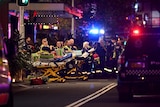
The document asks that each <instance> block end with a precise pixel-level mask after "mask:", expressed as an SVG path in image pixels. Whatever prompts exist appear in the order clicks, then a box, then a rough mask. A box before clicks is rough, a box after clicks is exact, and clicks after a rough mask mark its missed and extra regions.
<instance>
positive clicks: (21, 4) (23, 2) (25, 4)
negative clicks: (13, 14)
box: [18, 0, 29, 6]
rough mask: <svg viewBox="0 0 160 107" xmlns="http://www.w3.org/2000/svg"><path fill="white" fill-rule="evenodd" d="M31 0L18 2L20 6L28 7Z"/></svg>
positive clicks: (19, 0)
mask: <svg viewBox="0 0 160 107" xmlns="http://www.w3.org/2000/svg"><path fill="white" fill-rule="evenodd" d="M28 2H29V0H18V5H19V6H27V5H28Z"/></svg>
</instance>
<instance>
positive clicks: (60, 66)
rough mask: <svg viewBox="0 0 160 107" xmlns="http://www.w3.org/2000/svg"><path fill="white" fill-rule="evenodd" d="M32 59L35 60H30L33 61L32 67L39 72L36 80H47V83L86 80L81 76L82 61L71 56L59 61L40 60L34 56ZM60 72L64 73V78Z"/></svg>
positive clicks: (52, 59) (85, 76) (50, 58)
mask: <svg viewBox="0 0 160 107" xmlns="http://www.w3.org/2000/svg"><path fill="white" fill-rule="evenodd" d="M34 57H36V58H32V59H34V61H33V63H32V64H33V67H34V68H35V69H36V71H38V72H41V75H39V76H38V78H48V82H53V81H58V82H65V81H66V79H81V80H87V79H88V76H87V75H84V74H82V72H81V70H80V68H81V65H82V63H83V60H77V58H75V57H72V55H71V54H68V55H67V56H64V57H63V58H60V59H54V58H52V57H50V56H49V58H46V57H45V58H40V57H39V56H36V55H34ZM62 71H65V73H64V74H63V75H64V76H61V72H62ZM62 73H63V72H62Z"/></svg>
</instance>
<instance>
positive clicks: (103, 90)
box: [65, 83, 117, 107]
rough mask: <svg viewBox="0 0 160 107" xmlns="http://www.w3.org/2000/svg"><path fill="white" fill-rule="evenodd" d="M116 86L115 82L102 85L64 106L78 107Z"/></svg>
mask: <svg viewBox="0 0 160 107" xmlns="http://www.w3.org/2000/svg"><path fill="white" fill-rule="evenodd" d="M116 86H117V84H116V83H112V84H109V85H107V86H105V87H103V88H102V89H100V90H98V91H96V92H94V93H93V94H90V95H88V96H86V97H84V98H82V99H80V100H78V101H76V102H73V103H71V104H69V105H67V106H65V107H79V106H81V105H83V104H85V103H87V102H89V101H91V100H93V99H95V98H97V97H99V96H100V95H102V94H104V93H106V92H107V91H109V90H111V89H112V88H114V87H116Z"/></svg>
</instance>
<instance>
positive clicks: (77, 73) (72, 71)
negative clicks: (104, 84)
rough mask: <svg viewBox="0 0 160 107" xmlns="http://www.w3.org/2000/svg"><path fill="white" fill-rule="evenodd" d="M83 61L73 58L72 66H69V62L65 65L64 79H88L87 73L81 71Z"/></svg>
mask: <svg viewBox="0 0 160 107" xmlns="http://www.w3.org/2000/svg"><path fill="white" fill-rule="evenodd" d="M83 63H84V60H83V59H77V58H76V59H74V63H72V64H73V65H72V68H69V64H68V66H67V73H66V75H65V79H79V80H83V81H84V80H88V75H86V74H83V73H82V69H81V66H82V64H83Z"/></svg>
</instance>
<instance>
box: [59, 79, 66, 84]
mask: <svg viewBox="0 0 160 107" xmlns="http://www.w3.org/2000/svg"><path fill="white" fill-rule="evenodd" d="M58 81H59V82H61V83H64V82H65V81H66V79H63V78H62V79H60V80H58Z"/></svg>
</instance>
